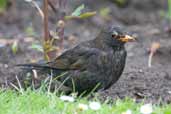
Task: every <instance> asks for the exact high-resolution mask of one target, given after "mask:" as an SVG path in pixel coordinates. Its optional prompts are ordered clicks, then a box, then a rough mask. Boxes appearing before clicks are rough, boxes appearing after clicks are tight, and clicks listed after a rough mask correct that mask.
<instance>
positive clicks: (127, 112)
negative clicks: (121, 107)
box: [122, 109, 132, 114]
mask: <svg viewBox="0 0 171 114" xmlns="http://www.w3.org/2000/svg"><path fill="white" fill-rule="evenodd" d="M122 114H132V111H131V110H129V109H128V110H127V111H126V112H122Z"/></svg>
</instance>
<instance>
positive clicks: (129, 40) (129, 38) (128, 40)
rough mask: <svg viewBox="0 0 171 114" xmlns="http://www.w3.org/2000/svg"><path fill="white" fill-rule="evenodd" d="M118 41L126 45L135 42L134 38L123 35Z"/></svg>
mask: <svg viewBox="0 0 171 114" xmlns="http://www.w3.org/2000/svg"><path fill="white" fill-rule="evenodd" d="M119 40H120V41H122V42H125V43H126V42H131V41H135V38H134V37H132V36H130V35H125V36H122V37H121V38H119Z"/></svg>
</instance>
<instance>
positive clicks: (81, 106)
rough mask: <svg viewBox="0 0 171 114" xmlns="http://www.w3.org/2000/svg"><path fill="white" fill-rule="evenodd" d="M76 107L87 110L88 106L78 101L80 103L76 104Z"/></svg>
mask: <svg viewBox="0 0 171 114" xmlns="http://www.w3.org/2000/svg"><path fill="white" fill-rule="evenodd" d="M78 109H79V110H80V111H83V110H88V106H87V105H86V104H82V103H80V104H78Z"/></svg>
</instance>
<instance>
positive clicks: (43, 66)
mask: <svg viewBox="0 0 171 114" xmlns="http://www.w3.org/2000/svg"><path fill="white" fill-rule="evenodd" d="M15 66H17V67H21V68H23V69H36V70H47V69H48V70H59V69H57V68H54V67H50V66H48V65H47V64H46V63H45V64H40V63H28V64H17V65H15Z"/></svg>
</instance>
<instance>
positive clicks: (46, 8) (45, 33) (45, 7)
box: [43, 0, 49, 42]
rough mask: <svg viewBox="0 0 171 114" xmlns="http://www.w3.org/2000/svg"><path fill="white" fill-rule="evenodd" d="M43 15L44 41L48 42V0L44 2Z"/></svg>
mask: <svg viewBox="0 0 171 114" xmlns="http://www.w3.org/2000/svg"><path fill="white" fill-rule="evenodd" d="M43 5H44V6H43V13H44V41H45V42H46V41H48V40H49V31H48V0H44V4H43Z"/></svg>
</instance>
